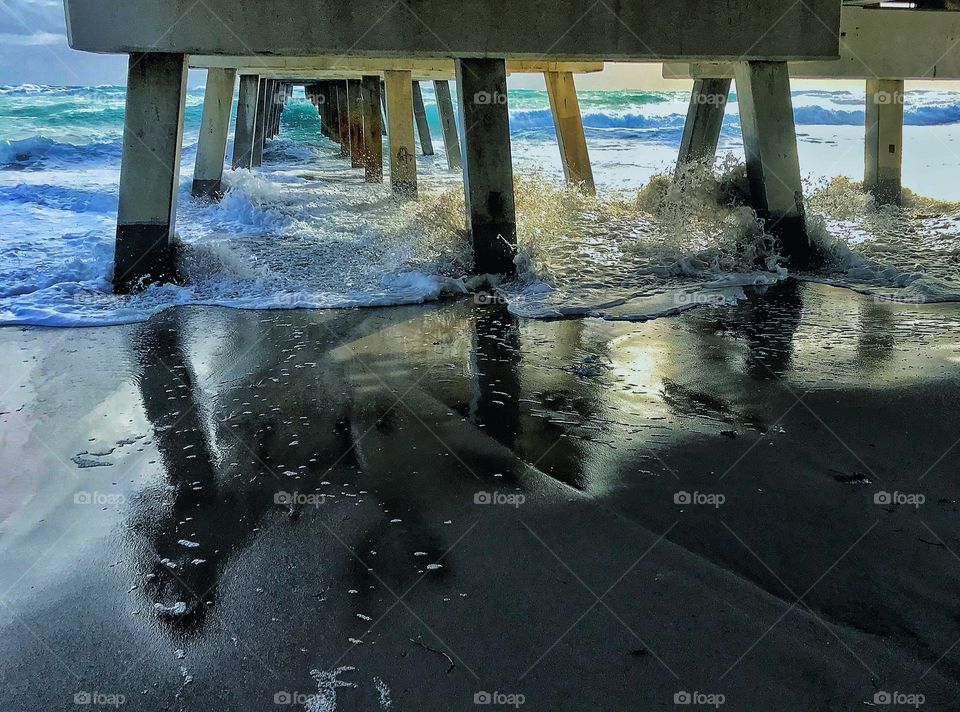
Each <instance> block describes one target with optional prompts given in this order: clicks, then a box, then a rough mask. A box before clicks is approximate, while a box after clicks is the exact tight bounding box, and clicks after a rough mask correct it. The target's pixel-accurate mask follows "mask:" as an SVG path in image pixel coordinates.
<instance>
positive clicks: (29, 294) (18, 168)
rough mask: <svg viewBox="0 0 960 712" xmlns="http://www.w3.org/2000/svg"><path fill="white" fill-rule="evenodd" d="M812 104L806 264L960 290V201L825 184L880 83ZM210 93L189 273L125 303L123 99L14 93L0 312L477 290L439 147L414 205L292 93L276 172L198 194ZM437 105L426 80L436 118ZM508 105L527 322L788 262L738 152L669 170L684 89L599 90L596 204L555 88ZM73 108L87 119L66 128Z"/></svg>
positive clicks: (111, 92) (354, 300)
mask: <svg viewBox="0 0 960 712" xmlns="http://www.w3.org/2000/svg"><path fill="white" fill-rule="evenodd" d="M71 92H72V93H71ZM910 97H912V98H910ZM515 98H516V102H514V99H515ZM794 98H795V104H796V107H797V115H798V118H799V119H800V122H799V123H800V125H801V129H800V148H801V161H802V164H803V165H804V167H805V168H806V169H807V170H808V172H809V170H810V168H809V167H810V166H812V167H813V169H812V170H813V172H812V174H810V177H808V181H807V182H808V185H807V186H806V194H807V202H808V215H809V216H810V224H811V227H812V232H813V234H814V237H815V239H816V240H817V241H818V242H820V243H821V244H822V245H823V246H824V247H825V249H826V251H827V253H828V254H829V257H830V259H829V262H828V264H827V266H826V267H825V268H824V269H823V270H820V271H818V272H817V273H815V274H809V275H799V276H800V277H802V278H803V279H815V280H819V281H825V282H830V283H833V284H840V285H843V286H848V287H850V288H852V289H856V290H858V291H863V292H868V293H871V294H875V295H877V296H878V297H880V298H887V299H899V300H904V301H945V300H957V299H960V248H958V245H960V242H958V240H957V232H958V230H960V222H958V220H957V216H958V215H960V206H958V205H957V204H955V203H945V202H934V201H931V200H927V199H922V198H918V197H917V196H913V195H908V199H907V201H906V203H905V206H904V207H903V208H900V209H891V208H878V207H877V206H875V205H874V204H873V201H872V200H871V199H869V198H868V197H867V196H865V195H864V193H863V192H862V190H861V189H860V187H859V185H857V184H855V183H853V182H852V181H851V180H849V179H839V180H834V181H832V182H827V179H826V178H825V176H832V175H834V174H835V173H836V172H838V171H840V172H844V171H846V172H847V173H849V174H853V175H856V173H857V171H859V170H860V167H859V165H858V162H859V160H860V156H862V153H861V152H860V151H853V152H852V153H851V154H850V155H852V156H853V158H851V159H850V163H851V166H852V169H851V167H850V166H847V164H842V165H841V164H837V155H836V154H837V153H838V147H839V146H844V147H846V148H844V151H847V152H848V153H849V151H848V148H849V146H855V144H856V141H858V140H859V141H862V126H858V125H857V122H859V121H862V117H860V118H858V116H859V115H858V114H857V112H861V113H862V100H863V99H862V93H860V94H857V93H856V92H843V91H840V92H836V91H829V92H827V91H824V92H820V91H815V90H809V91H802V92H797V93H796V94H795V97H794ZM956 98H957V95H956V94H953V93H950V92H935V93H926V92H923V93H917V94H914V93H911V95H910V96H909V97H908V101H909V102H911V103H910V104H909V106H908V123H909V122H910V120H912V121H913V122H914V123H922V124H924V125H932V124H937V126H935V127H934V128H933V129H924V130H925V131H934V132H940V133H938V134H937V135H938V136H941V137H947V138H950V140H952V137H954V135H955V134H957V133H958V132H960V130H958V129H957V128H955V127H954V125H953V124H951V123H950V122H952V121H956V120H957V119H958V118H960V115H958V116H956V117H955V116H954V114H955V113H956V106H957V101H956ZM200 99H201V94H200V93H199V92H196V91H191V96H190V101H189V102H188V105H189V106H188V112H187V129H186V138H185V145H186V149H185V153H184V160H183V169H182V175H181V185H180V190H179V196H178V201H179V207H178V223H177V225H178V238H177V240H178V242H179V245H180V247H181V248H182V249H181V258H180V268H181V271H182V273H183V275H184V277H185V281H184V283H183V284H179V285H174V284H167V285H154V286H151V287H149V288H147V289H145V290H144V291H142V292H140V293H138V294H135V295H131V296H125V297H119V296H114V295H112V294H111V293H110V278H111V270H112V261H113V236H114V229H115V227H114V225H115V215H116V204H117V187H116V186H117V177H118V171H119V145H120V136H121V134H122V124H121V123H120V122H119V119H118V116H119V115H120V114H122V100H123V96H122V90H118V89H116V88H109V87H101V88H93V89H86V90H69V89H62V88H43V87H20V88H0V113H2V111H4V110H5V109H4V107H5V106H6V104H4V102H14V104H11V106H12V107H13V109H11V110H14V109H15V110H16V112H18V115H20V114H22V115H24V116H25V118H24V120H23V121H22V122H21V124H20V126H21V127H25V128H22V129H18V132H17V133H2V132H3V131H4V130H5V129H6V125H4V126H0V224H2V225H3V226H4V228H3V234H2V236H0V243H2V246H3V260H2V264H0V324H43V325H51V326H71V325H77V326H80V325H102V324H116V323H127V322H133V321H142V320H144V319H147V318H149V316H150V315H151V314H153V313H155V312H157V311H158V310H160V309H164V308H166V307H169V306H173V305H178V304H207V305H222V306H229V307H235V308H246V309H285V308H325V307H362V306H378V305H391V304H410V303H419V302H425V301H431V300H436V299H441V298H446V297H456V296H458V295H462V294H464V293H466V292H467V281H466V280H465V279H464V275H466V274H468V273H469V267H470V257H469V245H468V243H467V240H466V238H465V233H464V231H463V220H464V219H463V195H462V187H461V185H460V176H459V174H457V173H453V172H449V171H447V170H446V162H445V159H444V157H443V155H442V152H441V151H442V146H441V144H440V142H439V141H438V142H437V148H438V154H437V155H436V156H432V157H418V172H419V174H420V177H421V197H420V199H419V200H417V201H414V202H410V203H398V202H396V201H395V199H394V198H393V196H392V194H391V191H390V189H389V183H387V184H384V185H371V184H366V183H364V181H363V179H362V176H361V175H360V172H358V171H354V170H352V169H351V168H350V167H349V165H348V163H347V162H345V161H343V160H342V159H340V158H339V157H338V156H337V153H338V148H337V147H336V146H335V145H333V144H331V143H330V142H328V141H325V140H322V139H318V138H317V136H316V128H317V127H316V118H315V116H316V114H315V112H313V115H311V114H310V111H311V110H310V109H309V108H308V107H305V106H303V105H298V106H293V107H292V108H291V110H290V111H289V112H287V113H285V117H284V121H285V126H284V132H283V133H282V134H281V136H280V137H279V138H278V139H276V140H274V141H271V142H269V143H268V147H267V151H266V157H265V163H264V167H263V168H262V169H260V170H258V171H254V172H251V171H235V172H234V171H227V172H226V175H225V179H226V186H227V188H228V190H227V192H226V195H225V196H224V198H223V200H221V201H220V202H209V201H205V200H198V199H194V198H192V197H191V196H190V195H189V185H190V178H191V172H192V160H191V159H192V156H193V152H194V150H195V146H194V144H195V138H194V137H195V135H196V131H197V126H198V122H199V109H200ZM430 99H431V95H430V92H429V91H428V92H427V103H428V114H429V115H430V117H431V120H432V121H436V117H435V112H436V108H435V106H434V105H433V103H432V102H431V100H430ZM511 102H512V104H515V106H512V121H513V129H514V149H515V151H514V156H515V164H516V167H517V173H518V183H517V206H518V219H519V233H520V244H521V251H520V255H519V257H518V266H519V268H520V275H519V277H518V279H517V280H516V281H514V282H512V283H510V284H506V285H501V290H502V293H503V294H504V295H505V296H506V298H507V299H508V301H509V305H510V309H511V310H512V311H513V312H514V313H516V314H519V315H522V316H526V317H538V318H558V317H560V318H562V317H568V316H574V315H581V314H590V315H594V316H599V317H603V318H608V319H647V318H654V317H656V316H661V315H667V314H674V313H678V312H680V311H684V310H686V309H690V308H693V307H696V306H706V307H708V308H709V307H715V306H718V305H722V304H726V303H730V302H731V301H735V300H736V299H738V298H742V296H743V288H745V287H748V286H751V285H760V286H762V285H765V284H771V283H774V282H776V281H778V280H781V279H783V278H784V277H785V276H786V275H787V271H786V269H785V268H784V265H783V262H782V260H781V259H780V258H779V255H778V254H777V250H776V246H775V244H774V243H773V241H772V240H771V239H770V238H769V236H766V235H765V234H764V232H763V230H762V226H761V225H760V224H759V223H758V222H757V220H756V217H755V215H754V214H753V212H752V211H751V210H750V209H749V208H746V207H743V206H742V205H741V204H740V201H738V200H737V196H738V192H741V193H742V191H743V190H744V189H745V186H744V175H743V167H742V164H740V163H739V162H738V161H737V160H736V158H733V159H730V160H727V161H726V162H724V163H723V164H721V165H720V166H719V169H718V170H717V171H704V170H693V171H691V172H689V173H688V174H687V175H685V177H684V180H683V181H682V189H681V188H678V187H677V186H676V185H675V184H673V183H672V182H671V181H670V180H669V179H667V178H666V177H665V176H663V175H656V173H657V172H658V170H659V171H665V170H669V169H670V168H671V166H670V162H671V161H672V157H673V156H674V155H675V150H676V148H675V142H676V140H678V139H677V137H678V133H677V132H678V131H679V128H680V127H681V126H682V114H683V112H684V111H685V98H684V97H683V96H682V95H680V94H666V93H661V94H657V93H650V92H647V93H643V92H634V93H629V92H623V93H599V92H585V93H584V95H583V97H582V103H583V106H584V113H585V116H586V122H587V126H588V140H589V141H590V146H591V152H592V155H593V159H594V172H595V174H596V176H597V178H598V181H599V182H600V189H601V190H600V194H601V196H602V198H601V199H599V200H597V199H592V198H586V197H584V196H580V195H577V194H575V193H571V192H568V191H566V190H565V189H564V188H562V186H561V181H560V179H559V176H560V175H561V173H560V169H559V162H558V157H557V151H556V145H555V138H553V136H552V126H551V124H550V116H549V111H548V108H547V106H546V103H545V97H544V96H543V95H542V93H540V94H538V93H534V92H519V93H518V94H517V95H516V97H515V95H514V93H511ZM65 104H66V105H67V109H64V105H65ZM30 107H33V110H35V113H34V114H33V115H31V114H30V112H29V110H27V109H29V108H30ZM58 107H59V108H58ZM57 111H59V112H60V113H61V114H63V113H64V112H66V115H67V116H68V118H67V119H64V120H63V121H61V122H60V123H58V122H57V121H56V120H55V119H54V118H51V117H52V116H54V115H56V113H57ZM729 111H730V115H729V116H728V119H727V124H726V127H725V129H724V134H723V135H722V138H721V146H722V151H723V152H727V151H728V150H729V151H731V152H732V153H733V155H734V156H736V155H737V154H738V152H739V150H740V149H739V146H738V143H737V141H738V139H737V138H736V135H737V133H738V131H737V129H738V127H737V126H736V106H735V101H734V103H733V104H731V106H730V109H729ZM118 112H119V113H118ZM911 112H912V113H911ZM909 117H913V119H910V118H909ZM678 118H679V119H680V121H679V122H678ZM311 122H312V123H311ZM24 132H25V133H24ZM949 132H953V133H949ZM928 143H929V142H928ZM923 146H928V144H923ZM230 150H231V147H228V152H229V151H230ZM911 150H917V151H923V150H927V149H924V148H923V147H920V148H917V149H914V147H913V146H911ZM930 150H931V151H932V149H930ZM934 153H935V152H928V153H927V154H924V161H926V165H925V169H924V172H923V173H916V172H914V173H913V174H911V173H910V170H911V169H910V164H909V163H907V164H906V165H905V171H906V173H907V182H908V184H910V176H911V175H913V176H915V177H917V179H918V180H919V179H922V180H927V178H926V176H927V175H928V174H929V175H930V176H932V178H930V181H931V183H930V185H931V186H933V187H932V189H931V192H932V193H937V191H938V190H939V191H943V190H945V188H944V186H948V185H949V183H948V182H947V181H937V180H935V179H936V176H937V171H938V170H941V168H938V166H947V164H948V161H946V159H945V158H942V157H937V156H935V155H934ZM844 155H846V153H845V154H844ZM651 156H652V157H655V159H653V158H650V157H651ZM938 160H939V161H940V163H937V161H938ZM931 166H932V167H931ZM818 170H819V171H820V173H818V172H817V171H818ZM943 170H945V169H943ZM951 170H952V169H951ZM641 181H642V182H643V183H644V185H643V186H641V185H640V182H641ZM641 187H642V190H639V194H638V189H640V188H641ZM937 194H939V195H942V194H943V193H942V192H940V193H937ZM955 197H958V198H960V195H957V196H955Z"/></svg>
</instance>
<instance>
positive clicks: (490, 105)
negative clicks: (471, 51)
mask: <svg viewBox="0 0 960 712" xmlns="http://www.w3.org/2000/svg"><path fill="white" fill-rule="evenodd" d="M456 70H457V96H458V98H459V104H460V126H461V127H462V130H463V159H464V171H463V184H464V194H465V198H466V217H467V230H468V232H470V234H471V236H472V238H473V258H474V271H475V272H476V273H477V274H486V273H490V274H512V273H514V272H515V271H516V265H515V264H514V262H513V260H514V257H515V255H516V248H517V217H516V207H515V204H514V195H513V166H512V155H511V151H510V113H509V110H508V106H507V73H506V64H505V62H504V60H502V59H475V58H469V59H467V58H463V59H457V60H456Z"/></svg>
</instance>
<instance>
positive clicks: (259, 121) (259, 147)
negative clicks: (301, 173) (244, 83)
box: [250, 77, 272, 167]
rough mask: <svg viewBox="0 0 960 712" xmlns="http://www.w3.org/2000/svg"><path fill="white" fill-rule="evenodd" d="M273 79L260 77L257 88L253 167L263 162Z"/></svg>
mask: <svg viewBox="0 0 960 712" xmlns="http://www.w3.org/2000/svg"><path fill="white" fill-rule="evenodd" d="M271 81H272V80H270V79H265V78H263V77H260V85H259V86H258V88H257V118H256V121H255V123H254V128H253V158H252V160H251V162H250V163H251V165H252V166H253V167H257V166H259V165H261V164H262V163H263V143H264V141H266V140H267V137H266V130H267V104H268V98H269V89H270V82H271Z"/></svg>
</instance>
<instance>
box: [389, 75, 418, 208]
mask: <svg viewBox="0 0 960 712" xmlns="http://www.w3.org/2000/svg"><path fill="white" fill-rule="evenodd" d="M383 78H384V83H385V87H386V92H387V126H388V129H387V142H388V143H389V145H390V184H391V185H392V186H393V190H394V192H395V193H399V194H401V195H416V193H417V158H416V145H415V144H414V140H413V78H412V77H411V76H410V72H409V71H401V70H387V71H385V72H384V73H383Z"/></svg>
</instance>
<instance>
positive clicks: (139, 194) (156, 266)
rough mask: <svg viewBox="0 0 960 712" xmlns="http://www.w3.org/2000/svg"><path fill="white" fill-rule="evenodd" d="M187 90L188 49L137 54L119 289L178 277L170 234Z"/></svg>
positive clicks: (131, 81)
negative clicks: (174, 51) (186, 54)
mask: <svg viewBox="0 0 960 712" xmlns="http://www.w3.org/2000/svg"><path fill="white" fill-rule="evenodd" d="M186 95H187V60H186V57H185V56H184V55H182V54H163V53H147V54H131V55H130V58H129V64H128V69H127V99H126V110H125V114H124V123H123V158H122V159H121V163H120V200H119V206H118V210H117V242H116V251H115V254H114V269H113V289H114V291H115V292H118V293H125V292H129V291H131V290H133V289H136V288H138V287H139V286H141V285H143V284H144V283H146V282H147V281H158V280H165V279H172V278H175V277H176V264H175V259H174V254H173V249H172V247H171V244H170V238H171V236H172V235H173V231H174V225H175V222H176V213H177V186H178V183H179V178H180V147H181V142H182V139H183V112H184V106H185V101H186Z"/></svg>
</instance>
